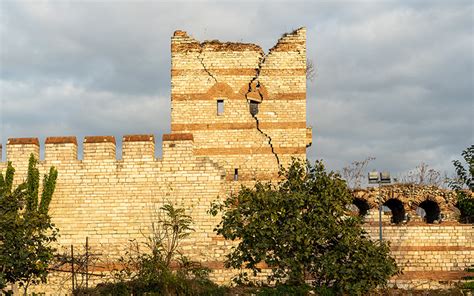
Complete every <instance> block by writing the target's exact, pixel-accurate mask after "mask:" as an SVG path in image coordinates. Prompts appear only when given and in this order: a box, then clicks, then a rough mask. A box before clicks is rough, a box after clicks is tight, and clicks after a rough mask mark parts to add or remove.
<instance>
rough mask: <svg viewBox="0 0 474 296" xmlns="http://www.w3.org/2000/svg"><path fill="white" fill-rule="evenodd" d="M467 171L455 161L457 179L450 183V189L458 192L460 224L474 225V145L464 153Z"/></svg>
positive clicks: (459, 162)
mask: <svg viewBox="0 0 474 296" xmlns="http://www.w3.org/2000/svg"><path fill="white" fill-rule="evenodd" d="M462 156H463V158H464V161H465V162H466V164H467V169H466V168H465V167H464V165H463V164H462V163H461V161H459V160H454V161H453V164H454V168H455V170H456V175H457V177H456V178H455V179H454V180H451V181H450V182H449V185H450V187H451V188H452V189H453V190H456V192H457V195H458V202H457V206H458V208H459V210H460V211H461V217H460V222H464V223H474V198H473V197H472V192H473V191H474V180H473V175H474V145H471V146H470V147H468V148H466V150H464V151H463V152H462Z"/></svg>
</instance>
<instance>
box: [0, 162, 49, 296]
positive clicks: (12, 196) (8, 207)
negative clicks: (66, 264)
mask: <svg viewBox="0 0 474 296" xmlns="http://www.w3.org/2000/svg"><path fill="white" fill-rule="evenodd" d="M36 165H37V160H36V159H35V158H34V156H33V155H31V157H30V160H29V165H28V173H27V179H26V181H25V182H23V183H21V184H20V185H18V186H17V187H16V188H15V189H13V179H14V174H15V169H14V168H13V167H12V164H11V163H10V162H9V163H8V166H7V169H6V172H5V176H4V175H3V174H0V287H2V285H5V284H6V283H19V284H20V286H23V287H24V288H25V292H26V290H27V288H28V286H29V285H30V284H38V283H40V282H46V277H47V274H48V270H47V268H48V264H49V262H50V261H51V259H52V258H53V251H54V249H53V248H52V247H51V246H50V245H49V244H50V243H51V242H53V241H55V240H56V235H57V229H56V228H55V227H54V225H53V224H52V223H51V218H50V217H49V215H48V209H49V204H50V202H51V198H52V195H53V193H54V189H55V186H56V179H57V176H58V173H57V171H56V170H55V169H54V168H53V167H52V168H51V169H50V171H49V174H47V175H45V176H44V179H43V190H42V194H41V199H40V198H39V170H38V169H37V168H36Z"/></svg>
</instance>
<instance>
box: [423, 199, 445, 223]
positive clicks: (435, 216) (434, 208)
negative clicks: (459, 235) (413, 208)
mask: <svg viewBox="0 0 474 296" xmlns="http://www.w3.org/2000/svg"><path fill="white" fill-rule="evenodd" d="M418 207H419V208H421V209H423V211H421V210H420V211H419V210H418V209H417V213H418V212H420V213H421V215H420V216H421V217H422V218H423V220H425V221H426V223H430V224H431V223H434V222H435V221H437V222H440V216H441V215H440V214H441V211H440V209H439V206H438V203H437V202H435V201H432V200H428V199H427V200H425V201H424V202H422V203H420V205H419V206H418ZM423 212H424V213H423ZM423 214H424V215H423Z"/></svg>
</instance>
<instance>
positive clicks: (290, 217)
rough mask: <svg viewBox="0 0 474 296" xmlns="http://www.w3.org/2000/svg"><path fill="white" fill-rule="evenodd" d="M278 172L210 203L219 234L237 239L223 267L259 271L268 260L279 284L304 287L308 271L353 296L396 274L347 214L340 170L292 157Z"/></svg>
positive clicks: (384, 249) (323, 284) (384, 251)
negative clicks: (217, 219)
mask: <svg viewBox="0 0 474 296" xmlns="http://www.w3.org/2000/svg"><path fill="white" fill-rule="evenodd" d="M280 175H281V177H282V178H281V181H279V182H278V184H276V185H272V184H269V183H265V184H262V183H256V185H255V186H254V187H253V188H245V187H242V189H241V190H240V191H239V192H238V193H237V194H234V195H231V196H230V197H229V198H228V199H226V200H225V201H223V202H222V203H214V204H213V205H212V207H211V210H210V212H211V214H213V215H216V214H217V213H219V212H221V213H222V214H223V216H222V220H221V222H220V224H219V225H218V226H217V227H216V229H215V230H216V231H217V233H218V234H220V235H222V236H223V237H224V238H225V239H229V240H238V244H237V245H236V246H235V247H233V249H232V251H231V253H230V254H229V255H228V256H227V259H226V266H227V267H233V268H242V267H245V268H249V269H251V270H252V271H253V274H254V275H257V274H258V273H259V272H261V269H260V264H261V263H265V264H266V265H267V266H268V268H270V269H271V275H270V276H269V280H270V281H275V282H276V283H277V284H279V283H282V282H284V283H285V284H292V285H299V284H303V283H304V281H305V279H306V277H307V275H309V276H310V277H311V278H312V279H313V280H314V281H313V284H314V285H315V286H316V287H317V288H327V287H329V288H331V289H333V290H334V291H335V292H337V293H349V292H350V294H351V295H352V294H364V293H367V292H368V291H369V290H371V289H373V288H375V287H377V286H379V285H384V284H385V283H386V281H387V279H388V278H389V277H390V276H391V275H394V274H395V273H396V272H397V266H396V264H395V261H394V259H393V258H392V257H390V255H389V247H388V245H387V244H386V243H385V242H382V243H379V242H373V241H371V240H370V239H369V238H368V235H367V234H366V233H365V232H364V230H363V229H362V227H361V220H360V218H358V217H352V216H349V215H347V212H346V206H347V205H349V204H350V203H351V202H352V196H351V195H350V193H349V191H348V189H347V186H346V183H345V181H344V180H342V179H341V178H340V176H339V175H338V174H336V173H334V172H329V173H328V172H326V171H325V168H324V165H323V163H322V162H321V161H317V162H316V163H315V165H314V166H312V165H310V164H303V163H300V162H297V161H293V163H292V164H291V165H290V167H289V168H288V169H282V170H281V172H280ZM246 276H247V275H246V274H245V273H241V275H240V276H239V278H238V280H248V278H247V277H246Z"/></svg>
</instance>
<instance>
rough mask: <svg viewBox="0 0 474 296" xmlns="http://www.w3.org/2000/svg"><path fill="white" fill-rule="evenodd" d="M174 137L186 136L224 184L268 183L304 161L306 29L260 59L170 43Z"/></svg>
mask: <svg viewBox="0 0 474 296" xmlns="http://www.w3.org/2000/svg"><path fill="white" fill-rule="evenodd" d="M171 105H172V111H171V132H172V133H173V134H176V133H191V134H193V137H194V153H195V154H196V155H200V156H208V157H209V158H211V159H212V160H214V161H216V162H218V163H219V164H220V165H222V166H223V167H224V168H225V170H226V179H227V180H228V181H232V180H238V181H243V182H246V181H254V180H271V179H274V178H276V177H277V173H278V169H279V165H283V166H286V165H287V164H288V163H289V161H291V158H292V157H296V158H301V159H305V158H306V147H308V146H309V145H311V138H312V133H311V129H310V128H307V127H306V29H305V28H300V29H297V30H295V31H294V32H292V33H289V34H285V35H283V36H282V37H281V38H280V39H279V40H278V42H277V44H276V45H275V46H274V47H273V48H271V49H270V50H269V52H268V53H267V54H265V53H264V52H263V50H262V48H261V47H260V46H258V45H254V44H245V43H233V42H225V43H224V42H219V41H204V42H202V43H200V42H199V41H197V40H195V39H193V38H192V37H190V36H188V35H187V33H186V32H183V31H176V32H175V33H174V36H173V37H172V38H171Z"/></svg>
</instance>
